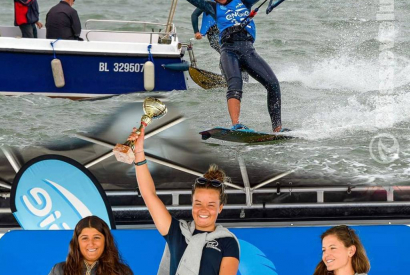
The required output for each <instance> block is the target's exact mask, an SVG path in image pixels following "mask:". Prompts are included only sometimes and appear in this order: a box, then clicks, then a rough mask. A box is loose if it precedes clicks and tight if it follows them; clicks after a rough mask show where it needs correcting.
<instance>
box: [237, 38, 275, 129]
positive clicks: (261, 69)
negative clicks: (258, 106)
mask: <svg viewBox="0 0 410 275" xmlns="http://www.w3.org/2000/svg"><path fill="white" fill-rule="evenodd" d="M241 53H242V54H241V57H240V64H241V65H242V67H243V68H244V69H245V70H246V71H247V72H248V73H249V74H250V75H251V76H252V77H253V78H254V79H256V80H257V81H258V82H259V83H261V84H262V85H263V86H264V87H265V88H266V90H267V91H268V112H269V115H270V118H271V121H272V129H273V130H274V129H275V128H277V127H279V126H282V121H281V94H280V86H279V81H278V79H277V78H276V76H275V74H274V73H273V71H272V69H271V67H270V66H269V65H268V63H266V61H265V60H263V58H262V57H260V56H259V54H258V53H257V52H256V51H255V48H254V47H253V45H252V43H251V42H246V45H243V46H242V47H241Z"/></svg>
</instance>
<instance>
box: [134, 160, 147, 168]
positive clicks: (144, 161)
mask: <svg viewBox="0 0 410 275" xmlns="http://www.w3.org/2000/svg"><path fill="white" fill-rule="evenodd" d="M146 163H147V160H146V159H144V160H143V161H140V162H137V163H135V165H136V166H141V165H144V164H146Z"/></svg>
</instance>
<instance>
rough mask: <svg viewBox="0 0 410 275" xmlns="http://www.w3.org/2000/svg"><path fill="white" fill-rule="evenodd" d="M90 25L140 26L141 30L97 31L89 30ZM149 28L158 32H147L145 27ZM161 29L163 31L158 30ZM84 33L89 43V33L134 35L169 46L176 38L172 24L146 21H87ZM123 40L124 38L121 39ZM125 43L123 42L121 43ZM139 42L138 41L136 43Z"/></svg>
mask: <svg viewBox="0 0 410 275" xmlns="http://www.w3.org/2000/svg"><path fill="white" fill-rule="evenodd" d="M90 23H105V24H106V23H109V24H111V25H114V24H116V23H119V24H133V25H137V26H141V27H142V30H132V31H124V30H123V31H121V30H99V29H90V28H89V25H90ZM148 26H150V27H152V26H156V27H158V29H159V30H158V31H155V30H154V29H153V28H152V29H151V30H147V27H148ZM160 28H163V31H162V30H161V29H160ZM83 31H84V33H85V38H86V39H87V41H90V38H91V39H92V37H89V34H90V33H94V34H95V33H104V34H106V33H110V34H111V35H115V34H119V35H118V37H117V38H119V36H123V35H124V34H125V35H127V36H130V37H132V36H134V37H135V35H142V36H147V37H149V42H150V43H152V42H153V41H155V39H158V43H159V44H170V43H171V42H172V40H173V39H174V40H175V37H176V28H175V25H174V24H162V23H153V22H147V21H125V20H99V19H89V20H87V21H86V22H85V28H84V30H83ZM100 38H101V36H99V37H98V40H99V39H100ZM123 38H124V37H123ZM122 42H125V41H122ZM126 42H135V41H126ZM138 42H139V41H138Z"/></svg>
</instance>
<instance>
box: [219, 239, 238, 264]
mask: <svg viewBox="0 0 410 275" xmlns="http://www.w3.org/2000/svg"><path fill="white" fill-rule="evenodd" d="M223 257H234V258H237V259H238V261H239V244H238V242H237V241H236V240H235V239H234V238H226V244H225V246H224V249H223V251H222V258H223Z"/></svg>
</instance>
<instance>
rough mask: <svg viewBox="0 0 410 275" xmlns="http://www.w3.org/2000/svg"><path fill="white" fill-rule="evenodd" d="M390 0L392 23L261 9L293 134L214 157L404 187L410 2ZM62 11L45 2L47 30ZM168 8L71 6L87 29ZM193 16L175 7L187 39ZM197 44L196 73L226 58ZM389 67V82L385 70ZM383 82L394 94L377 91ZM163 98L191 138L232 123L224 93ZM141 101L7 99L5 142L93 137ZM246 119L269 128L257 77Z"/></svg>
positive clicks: (366, 4)
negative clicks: (50, 17) (386, 44)
mask: <svg viewBox="0 0 410 275" xmlns="http://www.w3.org/2000/svg"><path fill="white" fill-rule="evenodd" d="M382 2H386V1H382ZM393 2H394V6H393V8H392V9H390V14H393V15H394V17H395V20H394V21H383V20H380V18H379V20H377V19H378V17H377V15H378V14H380V9H381V4H380V2H379V1H367V0H364V1H354V0H346V1H333V0H331V1H329V0H318V1H301V0H287V1H285V2H284V3H283V4H282V5H281V6H280V7H278V8H277V9H275V10H274V11H273V12H272V13H271V14H270V15H266V14H265V13H264V9H261V12H260V13H259V14H258V15H257V16H256V18H255V21H256V24H257V30H258V34H257V41H256V43H255V47H256V49H257V51H258V53H259V54H260V55H261V56H262V57H263V58H264V59H265V60H266V61H267V62H268V63H269V64H270V65H271V67H272V69H273V70H274V72H275V74H276V75H277V77H278V79H279V81H280V84H281V89H282V121H283V125H284V126H285V127H287V128H291V129H293V130H294V131H293V132H292V135H294V136H296V137H298V138H297V139H294V140H292V141H288V142H283V143H278V144H264V145H241V144H240V145H238V144H233V143H228V142H219V141H212V140H211V141H209V142H208V141H207V144H209V148H210V150H214V151H215V152H216V153H217V154H223V155H225V156H226V155H227V156H232V157H231V158H232V161H236V160H235V157H236V156H237V154H238V153H239V154H240V155H241V156H242V157H243V159H244V160H245V161H247V160H249V161H252V163H255V162H260V163H261V164H264V165H265V166H266V164H268V165H271V166H272V167H273V168H275V169H280V170H288V169H297V170H298V171H300V172H302V173H312V174H317V175H318V176H321V177H322V176H329V177H338V178H346V179H348V180H349V181H350V182H351V183H352V184H377V185H386V184H406V183H409V179H408V178H409V175H410V133H409V127H410V108H408V106H409V104H410V94H409V90H410V50H409V49H410V38H409V37H410V15H409V14H410V3H409V2H408V1H405V0H395V1H393ZM55 3H56V1H50V0H39V4H40V10H41V16H40V18H41V21H42V22H43V23H44V21H45V15H46V13H47V11H48V9H49V8H50V7H51V6H53V5H54V4H55ZM169 5H170V1H168V0H156V1H154V2H153V1H147V0H138V1H131V0H110V1H108V0H99V1H97V0H78V1H76V3H75V5H74V8H76V9H77V11H78V13H79V15H80V18H81V20H82V23H83V24H84V22H85V21H86V20H87V19H118V20H138V21H151V22H152V21H153V22H159V23H166V19H167V16H168V7H169ZM193 9H194V7H193V6H191V5H190V4H189V3H188V2H186V1H185V0H180V1H179V3H178V7H177V11H176V15H175V18H174V23H175V24H176V26H177V31H178V35H179V38H180V40H181V41H188V40H189V39H190V38H192V37H193V31H192V27H191V21H190V15H191V12H192V11H193ZM388 11H389V9H388ZM385 12H386V10H385ZM12 23H13V5H12V2H10V3H4V4H3V5H2V9H1V10H0V24H1V25H11V24H12ZM386 37H387V38H386ZM385 39H389V40H390V41H393V44H394V47H393V48H391V49H390V50H389V51H390V53H391V54H390V55H389V58H387V59H386V58H385V55H384V54H385V53H386V51H385V50H383V48H381V45H382V42H383V41H385ZM194 43H195V44H194V49H195V54H196V57H197V59H198V66H199V67H200V68H203V69H207V70H210V71H215V72H218V70H219V69H218V59H219V56H218V55H217V54H216V53H215V52H214V51H213V50H212V49H211V48H210V47H209V45H208V43H207V41H206V40H205V39H204V40H202V41H197V42H194ZM386 60H387V61H386ZM386 62H387V63H388V64H389V65H388V67H389V68H390V75H389V76H386V75H385V74H384V72H385V71H386V70H383V69H385V67H386V64H387V63H386ZM386 79H389V80H390V81H392V82H393V83H394V90H389V91H385V90H380V89H379V87H380V85H381V84H383V83H385V82H386ZM167 95H168V96H169V97H170V100H171V101H172V102H173V103H174V104H176V105H177V106H178V108H179V110H180V111H181V113H183V114H184V115H185V116H186V117H188V118H189V121H190V127H191V128H192V131H194V132H199V131H201V130H204V129H208V128H211V127H214V126H224V127H229V126H230V120H229V116H228V112H227V108H226V99H225V91H224V89H214V90H210V91H205V90H202V89H200V88H190V89H189V90H188V91H174V92H172V93H170V94H167ZM143 97H144V95H143V94H142V95H126V96H120V97H116V98H111V99H105V100H99V101H90V102H86V101H82V102H77V101H70V100H66V99H50V98H46V97H42V96H32V95H29V96H21V97H3V96H2V97H0V104H1V107H0V110H1V111H0V115H1V118H2V119H1V122H0V125H1V127H0V144H7V145H11V146H20V147H24V146H30V145H33V144H38V143H39V142H40V143H41V142H48V141H54V140H56V139H62V138H64V137H66V136H70V135H73V134H75V133H77V132H87V131H88V130H89V129H90V128H92V127H93V126H95V125H96V124H98V123H100V122H101V120H103V119H104V118H106V117H108V116H110V115H111V114H113V113H114V112H115V111H116V110H119V109H120V108H121V106H122V105H123V104H124V103H126V102H132V101H134V100H136V99H141V98H143ZM73 121H74V122H73ZM241 122H243V123H244V124H246V125H249V126H250V127H252V128H254V129H256V130H258V131H263V132H269V131H270V130H271V129H270V127H269V125H270V120H269V116H268V112H267V107H266V91H265V90H264V88H263V87H262V86H261V85H260V84H258V83H256V82H255V81H251V83H249V84H246V85H245V89H244V97H243V100H242V112H241ZM198 137H199V135H198ZM215 145H216V146H215Z"/></svg>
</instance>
